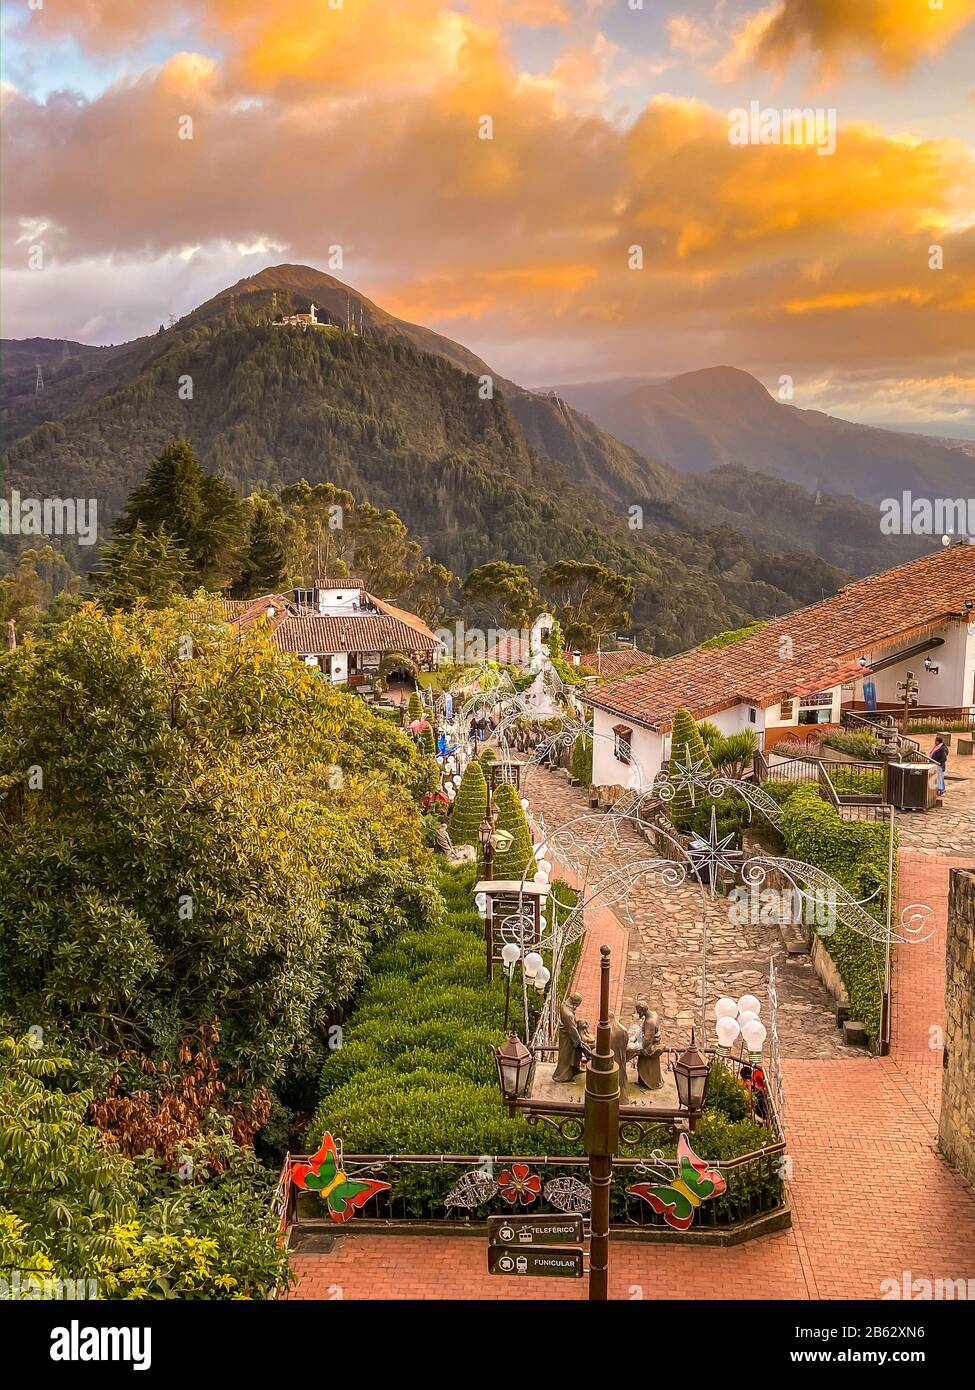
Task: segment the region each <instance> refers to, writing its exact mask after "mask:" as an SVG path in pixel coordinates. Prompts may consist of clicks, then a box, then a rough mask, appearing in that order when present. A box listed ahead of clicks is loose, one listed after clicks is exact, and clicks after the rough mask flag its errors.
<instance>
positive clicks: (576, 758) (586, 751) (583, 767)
mask: <svg viewBox="0 0 975 1390" xmlns="http://www.w3.org/2000/svg"><path fill="white" fill-rule="evenodd" d="M572 775H573V777H574V778H575V779H576V781H577V782H579V783H581V784H582V786H584V787H591V786H592V739H591V737H590V736H589V734H580V735H579V737H578V738H577V739H576V741H575V743H574V744H573V745H572Z"/></svg>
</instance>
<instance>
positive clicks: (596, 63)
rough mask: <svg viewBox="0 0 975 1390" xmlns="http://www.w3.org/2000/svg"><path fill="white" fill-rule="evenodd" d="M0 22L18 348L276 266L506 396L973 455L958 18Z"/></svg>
mask: <svg viewBox="0 0 975 1390" xmlns="http://www.w3.org/2000/svg"><path fill="white" fill-rule="evenodd" d="M34 4H35V5H36V4H38V0H34ZM3 32H4V40H5V42H4V69H3V107H4V131H5V134H4V138H3V145H4V161H3V187H2V195H3V202H2V226H0V230H2V233H3V260H2V271H3V281H4V284H3V290H4V293H3V323H2V330H3V334H4V336H6V337H15V338H22V337H34V336H41V337H52V338H69V339H74V340H80V341H83V342H90V343H111V342H122V341H125V340H127V339H130V338H133V337H137V336H140V335H141V334H144V333H148V332H154V331H155V329H156V328H157V327H158V326H159V324H160V323H162V322H166V321H167V320H168V318H169V316H170V315H172V314H175V315H180V314H182V313H185V312H186V311H188V310H189V309H191V308H192V307H194V306H195V305H196V304H198V303H200V302H202V301H203V300H205V299H207V298H208V297H209V296H210V295H212V294H213V293H215V292H216V291H217V290H219V289H222V288H224V287H225V286H226V285H228V284H232V283H234V282H236V281H237V280H239V279H241V278H243V277H244V276H247V275H251V274H254V273H255V272H257V271H258V270H261V269H263V268H264V267H265V266H268V265H275V264H279V263H281V262H285V261H290V262H299V263H304V264H309V265H315V266H318V267H319V268H321V269H323V270H327V271H329V272H330V273H332V274H335V275H337V276H338V278H339V279H341V280H343V281H345V282H346V283H348V284H351V285H353V286H354V287H355V288H356V289H358V290H360V291H362V292H363V293H365V294H366V295H368V296H369V298H371V299H373V300H374V301H376V302H377V303H379V304H381V305H382V306H383V307H384V308H386V309H388V310H390V311H391V312H393V313H395V314H398V315H399V316H401V317H403V318H407V319H410V320H412V321H415V322H420V323H424V324H427V325H428V326H430V327H432V328H435V329H437V330H438V331H439V332H441V333H445V334H447V335H448V336H449V337H452V338H454V339H456V340H458V341H459V342H462V343H464V344H465V345H466V346H468V347H469V348H471V349H472V350H473V351H475V352H477V353H478V354H479V355H480V356H481V357H483V358H484V359H485V360H486V361H488V362H489V363H490V364H491V365H492V367H493V368H495V369H496V370H497V371H498V372H500V373H502V374H503V375H505V376H508V377H511V378H513V379H514V380H517V381H519V382H521V383H522V384H524V385H527V386H544V385H551V384H554V383H563V384H564V383H568V382H572V381H589V380H597V379H606V378H612V377H616V376H625V377H640V376H647V377H652V378H654V379H660V378H662V377H665V376H670V375H674V374H676V373H678V372H682V371H690V370H694V369H697V368H701V367H708V366H715V365H719V364H728V365H732V366H736V367H741V368H743V369H745V370H747V371H751V372H753V373H754V374H755V375H756V376H758V377H759V378H760V379H761V380H762V381H763V382H764V383H765V384H766V385H767V386H769V387H770V389H773V390H774V389H776V385H777V383H778V382H779V381H780V380H781V378H782V377H783V376H788V377H789V378H791V380H792V383H793V392H794V395H793V399H794V403H795V404H796V405H799V406H805V407H810V408H814V409H818V410H825V411H829V412H830V413H833V414H836V415H840V416H843V417H844V418H847V419H852V420H858V421H862V422H864V423H867V424H882V425H893V426H895V427H897V428H904V429H912V430H918V431H923V432H926V433H933V434H944V435H958V436H966V437H975V0H769V3H768V4H767V5H764V6H763V5H761V4H758V5H757V6H753V5H749V4H748V3H738V0H693V3H686V4H683V5H670V4H668V3H667V0H642V3H641V0H275V2H274V3H273V4H267V3H266V0H172V2H171V3H167V4H166V5H165V6H156V5H148V4H146V3H145V0H56V3H55V0H45V3H41V4H40V7H39V8H32V7H31V5H30V4H29V3H28V0H21V3H12V4H9V5H5V6H4V7H3ZM753 108H754V110H755V112H756V113H759V114H758V115H757V116H756V118H755V120H754V121H753V122H752V123H751V125H749V122H748V121H745V122H744V124H742V122H741V120H740V118H739V117H738V116H736V115H735V114H734V113H736V112H741V111H745V112H749V111H751V110H752V109H753ZM786 109H797V110H808V111H809V112H810V113H811V114H812V115H813V116H818V119H819V127H818V133H817V129H816V127H815V125H814V124H813V123H810V125H809V126H808V128H805V129H804V131H803V134H802V136H801V137H800V138H798V139H794V140H792V141H789V140H786V139H784V138H783V130H782V121H781V113H782V112H783V111H784V110H786ZM786 133H788V132H786ZM763 134H764V139H762V138H761V136H762V135H763ZM756 137H759V138H756ZM334 248H340V253H339V254H340V256H341V267H340V268H339V267H338V266H337V265H336V264H335V260H336V251H335V249H334Z"/></svg>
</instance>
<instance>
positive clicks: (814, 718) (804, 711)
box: [799, 690, 833, 724]
mask: <svg viewBox="0 0 975 1390" xmlns="http://www.w3.org/2000/svg"><path fill="white" fill-rule="evenodd" d="M832 715H833V692H832V690H820V691H819V693H818V694H817V695H803V697H802V699H801V700H800V701H799V723H800V724H828V723H829V722H830V719H831V718H832Z"/></svg>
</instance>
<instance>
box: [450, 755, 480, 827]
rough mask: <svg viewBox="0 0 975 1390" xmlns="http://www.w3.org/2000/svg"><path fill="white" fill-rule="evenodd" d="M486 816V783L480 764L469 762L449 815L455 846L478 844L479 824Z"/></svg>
mask: <svg viewBox="0 0 975 1390" xmlns="http://www.w3.org/2000/svg"><path fill="white" fill-rule="evenodd" d="M486 815H487V782H486V781H485V780H484V772H483V770H482V768H481V765H480V763H478V762H477V761H474V762H470V763H468V764H467V766H466V767H465V769H464V775H463V777H462V778H461V779H460V786H459V787H458V788H457V796H456V798H455V800H454V806H453V810H452V811H451V813H450V838H451V839H452V840H453V842H454V844H455V845H474V846H475V848H476V847H477V846H478V845H479V844H480V842H481V839H480V834H479V831H480V828H481V822H482V821H483V820H484V818H485V816H486Z"/></svg>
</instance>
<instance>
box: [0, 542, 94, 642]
mask: <svg viewBox="0 0 975 1390" xmlns="http://www.w3.org/2000/svg"><path fill="white" fill-rule="evenodd" d="M78 587H79V578H78V576H77V575H76V574H75V573H74V571H73V570H72V569H71V566H70V565H69V564H68V562H67V560H66V559H65V558H64V556H63V555H62V554H61V552H60V551H58V550H55V549H54V547H53V546H52V545H43V546H40V547H38V548H36V549H34V548H31V549H28V550H22V551H21V552H20V554H19V555H18V557H17V568H16V569H15V570H12V571H11V573H9V574H7V575H5V576H4V577H3V578H2V579H0V623H2V624H4V625H6V623H7V622H8V621H9V620H10V619H13V621H14V622H15V623H16V625H17V632H18V633H19V634H20V635H21V636H23V635H24V634H25V633H28V632H36V631H40V630H43V629H44V627H45V626H48V625H52V624H53V623H54V622H57V621H60V620H61V619H62V617H67V615H68V612H70V611H71V609H72V608H73V607H75V606H76V605H77V603H78V602H80V600H79V599H78Z"/></svg>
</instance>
